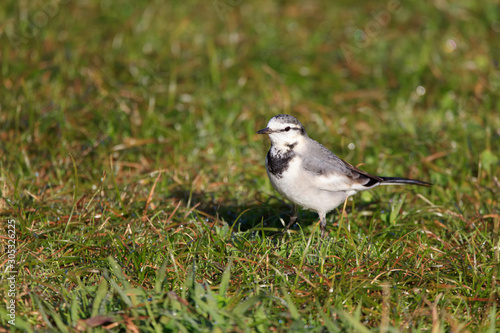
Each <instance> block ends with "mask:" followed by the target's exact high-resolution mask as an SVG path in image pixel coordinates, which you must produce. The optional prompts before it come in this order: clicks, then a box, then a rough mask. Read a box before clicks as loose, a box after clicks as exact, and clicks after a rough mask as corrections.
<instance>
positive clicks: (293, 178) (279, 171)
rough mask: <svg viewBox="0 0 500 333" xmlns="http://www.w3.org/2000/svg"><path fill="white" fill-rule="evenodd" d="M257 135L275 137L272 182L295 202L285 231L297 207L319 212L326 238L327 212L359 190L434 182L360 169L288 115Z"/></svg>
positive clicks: (269, 159)
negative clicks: (373, 173)
mask: <svg viewBox="0 0 500 333" xmlns="http://www.w3.org/2000/svg"><path fill="white" fill-rule="evenodd" d="M257 134H267V135H268V136H269V138H270V140H271V148H270V149H269V152H268V153H267V156H266V171H267V175H268V177H269V180H270V181H271V184H272V185H273V187H274V189H275V190H276V191H277V192H278V193H280V194H281V195H282V196H283V197H284V198H286V199H287V200H289V201H291V202H292V204H293V209H292V214H291V216H290V222H289V223H288V225H287V226H286V227H285V229H284V232H285V231H287V230H288V229H289V227H290V226H292V225H293V224H294V223H295V221H296V220H297V213H298V211H297V206H301V207H302V208H305V209H308V210H312V211H314V212H316V213H317V214H318V215H319V219H320V228H321V238H324V237H325V233H326V214H327V213H329V212H330V211H332V210H334V209H335V208H337V207H338V206H339V205H341V204H342V203H344V202H345V201H346V200H347V198H348V197H350V196H352V195H354V194H356V193H357V192H360V191H364V190H369V189H372V188H374V187H377V186H379V185H419V186H431V185H432V184H431V183H427V182H423V181H420V180H415V179H408V178H398V177H383V176H374V175H371V174H369V173H368V172H365V171H363V170H360V169H358V168H356V167H354V166H353V165H351V164H349V163H347V162H345V161H344V160H342V159H340V158H339V157H338V156H337V155H335V154H334V153H332V152H331V151H330V150H328V148H326V147H325V146H323V145H322V144H320V143H319V142H317V141H315V140H313V139H311V138H309V136H308V135H307V133H306V130H305V128H304V125H302V123H301V122H300V121H298V120H297V119H296V118H295V117H293V116H291V115H288V114H279V115H276V116H274V117H273V118H271V120H270V121H269V123H268V124H267V127H266V128H263V129H261V130H259V131H258V132H257Z"/></svg>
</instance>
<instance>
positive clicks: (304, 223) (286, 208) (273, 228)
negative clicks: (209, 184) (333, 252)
mask: <svg viewBox="0 0 500 333" xmlns="http://www.w3.org/2000/svg"><path fill="white" fill-rule="evenodd" d="M171 196H172V197H173V198H175V199H176V200H180V201H181V202H182V203H183V204H184V205H186V206H187V205H189V206H190V207H193V206H196V210H197V211H200V212H203V213H204V215H206V216H211V217H213V219H218V220H220V221H223V222H224V223H227V225H229V226H230V227H231V229H232V231H233V232H252V233H260V234H261V235H262V236H265V237H268V236H276V235H282V234H283V231H284V229H285V226H286V225H287V224H288V222H289V221H290V214H291V213H292V205H291V204H289V203H287V202H286V201H284V200H283V199H282V198H280V197H276V196H270V197H266V198H261V197H258V198H255V200H254V202H252V203H238V202H237V201H236V200H231V199H224V201H223V202H219V201H218V200H217V199H216V198H215V197H214V195H213V194H210V193H205V192H192V191H190V190H188V189H186V188H182V187H178V188H176V189H175V190H174V191H172V192H171ZM372 204H373V203H366V204H363V205H361V206H360V205H359V204H358V205H356V207H357V209H360V208H363V206H364V207H367V206H371V205H372ZM350 211H351V207H350V205H347V207H346V213H347V214H349V213H350ZM331 214H333V223H334V224H336V223H337V221H338V218H339V217H340V214H341V212H340V211H333V212H332V213H331ZM329 215H330V214H329ZM318 221H319V217H318V214H317V213H315V212H312V211H308V210H303V209H299V210H298V219H297V221H296V222H295V223H294V224H293V225H292V226H291V227H290V230H291V231H299V230H301V229H307V228H309V227H310V226H311V225H313V224H315V223H317V222H318Z"/></svg>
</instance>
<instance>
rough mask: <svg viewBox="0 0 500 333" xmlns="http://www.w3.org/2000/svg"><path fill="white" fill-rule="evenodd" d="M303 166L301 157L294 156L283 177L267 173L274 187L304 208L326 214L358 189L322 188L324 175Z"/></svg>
mask: <svg viewBox="0 0 500 333" xmlns="http://www.w3.org/2000/svg"><path fill="white" fill-rule="evenodd" d="M301 168H302V166H301V163H300V159H298V158H294V159H292V160H291V161H290V164H289V166H288V168H287V169H286V170H285V171H284V172H283V173H282V174H281V177H277V176H275V175H273V174H271V173H270V172H269V171H268V173H267V174H268V176H269V179H270V181H271V184H272V185H273V187H274V188H275V189H276V190H277V191H278V192H279V193H280V194H281V195H282V196H284V197H285V198H286V199H288V200H290V201H291V202H293V203H295V204H297V205H299V206H301V207H303V208H306V209H310V210H313V211H315V212H317V213H319V214H326V213H328V212H329V211H331V210H333V209H335V208H336V207H338V206H339V205H340V204H342V203H343V202H344V201H345V200H346V198H347V196H348V195H352V194H354V193H356V191H349V192H346V191H335V190H328V191H327V190H322V189H321V181H322V180H324V178H323V176H320V175H315V174H312V173H310V172H306V171H305V170H303V169H301ZM322 178H323V179H322ZM351 192H352V193H351Z"/></svg>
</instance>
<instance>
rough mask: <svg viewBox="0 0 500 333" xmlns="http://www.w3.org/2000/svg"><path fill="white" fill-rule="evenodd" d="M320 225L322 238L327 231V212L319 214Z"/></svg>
mask: <svg viewBox="0 0 500 333" xmlns="http://www.w3.org/2000/svg"><path fill="white" fill-rule="evenodd" d="M319 226H320V229H321V238H325V232H326V214H325V213H322V214H319Z"/></svg>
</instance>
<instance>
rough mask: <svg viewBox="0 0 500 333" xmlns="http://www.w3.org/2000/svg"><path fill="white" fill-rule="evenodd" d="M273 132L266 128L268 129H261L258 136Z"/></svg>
mask: <svg viewBox="0 0 500 333" xmlns="http://www.w3.org/2000/svg"><path fill="white" fill-rule="evenodd" d="M272 132H273V131H272V130H271V129H270V128H269V127H266V128H263V129H261V130H260V131H258V132H257V134H269V133H272Z"/></svg>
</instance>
